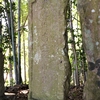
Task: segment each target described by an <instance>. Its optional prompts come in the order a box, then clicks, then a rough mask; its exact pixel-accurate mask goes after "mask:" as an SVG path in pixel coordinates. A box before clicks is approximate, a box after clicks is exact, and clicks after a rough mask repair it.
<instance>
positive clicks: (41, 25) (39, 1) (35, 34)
mask: <svg viewBox="0 0 100 100" xmlns="http://www.w3.org/2000/svg"><path fill="white" fill-rule="evenodd" d="M30 1H31V0H30ZM65 5H66V3H65V2H64V0H59V1H58V0H36V1H35V2H33V3H31V2H30V4H29V8H30V9H29V11H30V12H29V14H30V15H29V30H30V32H29V66H30V70H29V71H30V72H29V73H30V75H29V76H30V82H29V83H30V86H29V87H30V94H29V100H67V99H65V97H64V96H66V93H67V91H68V86H69V80H68V79H70V64H69V62H68V57H67V56H65V54H64V51H63V48H64V47H65V40H64V33H65V28H66V25H65V16H64V9H65ZM64 88H65V89H66V90H65V89H64ZM65 92H66V93H65Z"/></svg>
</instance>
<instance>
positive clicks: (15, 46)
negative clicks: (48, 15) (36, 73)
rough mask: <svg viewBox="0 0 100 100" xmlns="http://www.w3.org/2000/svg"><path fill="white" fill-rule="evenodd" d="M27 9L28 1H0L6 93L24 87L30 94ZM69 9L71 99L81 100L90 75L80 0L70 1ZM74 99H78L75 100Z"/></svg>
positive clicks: (0, 35) (67, 19)
mask: <svg viewBox="0 0 100 100" xmlns="http://www.w3.org/2000/svg"><path fill="white" fill-rule="evenodd" d="M27 6H28V2H27V0H21V1H20V0H18V1H12V0H0V49H1V50H2V53H3V55H4V84H5V87H7V88H6V91H7V92H14V93H15V92H16V91H14V89H15V90H17V89H18V91H19V90H22V88H23V89H27V91H26V92H27V93H28V91H29V90H28V86H27V84H28V83H29V78H28V77H29V76H28V74H29V73H28V69H29V65H28V7H27ZM67 9H68V10H67V15H66V21H67V22H66V23H67V30H66V32H67V34H68V44H67V45H68V55H69V59H70V63H71V70H72V76H71V81H70V84H71V89H70V90H71V91H70V94H69V99H70V100H82V93H83V86H84V83H85V81H86V75H87V60H86V55H85V52H84V48H83V40H82V30H81V22H80V17H79V13H78V11H77V0H70V1H69V3H68V6H67ZM22 84H25V85H22ZM9 86H10V88H8V87H9ZM11 86H14V88H12V87H11ZM20 86H21V87H20ZM16 87H17V89H16ZM18 91H17V93H19V92H18ZM75 91H78V92H75ZM17 93H16V94H17ZM27 93H26V94H27ZM77 93H79V94H77ZM22 94H23V93H22ZM79 95H80V96H81V97H79ZM24 96H25V95H24ZM75 97H78V98H76V99H75ZM79 98H80V99H79ZM26 99H27V97H26ZM24 100H25V99H24Z"/></svg>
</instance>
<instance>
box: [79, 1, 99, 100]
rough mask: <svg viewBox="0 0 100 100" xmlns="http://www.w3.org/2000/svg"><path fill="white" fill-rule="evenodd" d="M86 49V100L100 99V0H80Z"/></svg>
mask: <svg viewBox="0 0 100 100" xmlns="http://www.w3.org/2000/svg"><path fill="white" fill-rule="evenodd" d="M78 10H79V13H80V17H81V22H82V35H83V42H84V49H85V52H86V57H87V62H88V73H87V81H86V83H85V88H84V99H85V100H100V1H99V0H79V2H78Z"/></svg>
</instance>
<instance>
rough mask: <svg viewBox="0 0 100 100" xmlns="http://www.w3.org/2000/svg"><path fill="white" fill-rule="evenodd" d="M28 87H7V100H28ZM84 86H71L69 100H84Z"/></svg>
mask: <svg viewBox="0 0 100 100" xmlns="http://www.w3.org/2000/svg"><path fill="white" fill-rule="evenodd" d="M28 93H29V88H28V85H25V84H24V85H15V86H13V87H6V91H5V95H6V100H28ZM82 96H83V86H71V88H70V92H69V97H68V100H83V99H82Z"/></svg>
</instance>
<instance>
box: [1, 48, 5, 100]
mask: <svg viewBox="0 0 100 100" xmlns="http://www.w3.org/2000/svg"><path fill="white" fill-rule="evenodd" d="M3 73H4V56H3V54H2V49H1V48H0V100H2V98H3V96H4V76H3Z"/></svg>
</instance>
